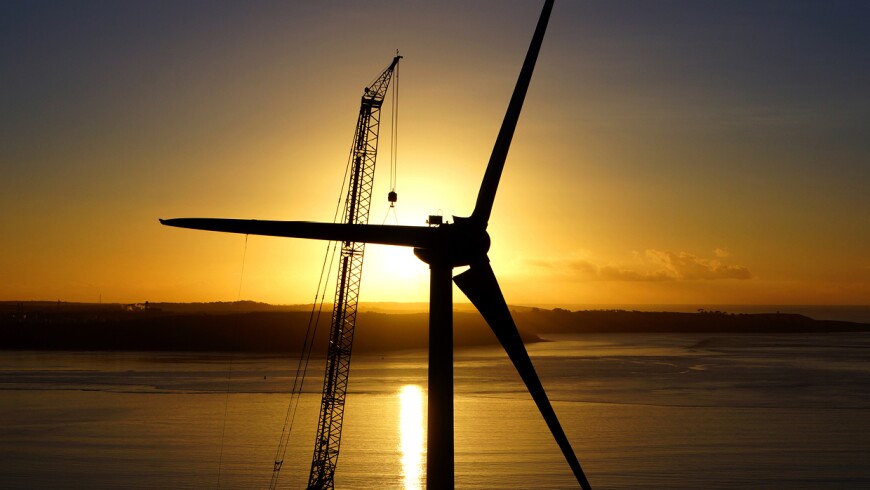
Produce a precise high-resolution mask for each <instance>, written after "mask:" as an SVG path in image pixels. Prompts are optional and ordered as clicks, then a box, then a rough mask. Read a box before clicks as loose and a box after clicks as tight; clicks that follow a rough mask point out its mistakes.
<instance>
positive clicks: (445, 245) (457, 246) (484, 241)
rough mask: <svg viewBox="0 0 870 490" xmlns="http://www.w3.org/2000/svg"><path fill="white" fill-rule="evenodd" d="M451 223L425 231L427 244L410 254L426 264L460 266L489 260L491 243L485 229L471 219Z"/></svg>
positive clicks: (458, 219)
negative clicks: (427, 234) (428, 237)
mask: <svg viewBox="0 0 870 490" xmlns="http://www.w3.org/2000/svg"><path fill="white" fill-rule="evenodd" d="M453 219H454V222H453V223H444V224H441V225H438V226H432V227H430V228H428V229H429V230H431V233H432V235H431V237H430V243H429V244H428V245H427V246H423V247H417V248H415V249H414V255H416V256H417V258H418V259H420V260H422V261H423V262H425V263H427V264H429V265H433V264H435V265H438V266H441V267H445V266H446V267H462V266H466V265H471V264H473V263H477V262H481V261H485V262H488V261H489V259H488V258H487V256H486V253H487V252H488V251H489V247H490V245H491V243H492V242H491V240H490V238H489V233H487V232H486V226H485V225H484V226H481V225H480V223H479V222H477V221H476V220H474V219H472V218H462V217H456V216H454V217H453Z"/></svg>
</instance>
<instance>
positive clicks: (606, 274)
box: [526, 248, 752, 281]
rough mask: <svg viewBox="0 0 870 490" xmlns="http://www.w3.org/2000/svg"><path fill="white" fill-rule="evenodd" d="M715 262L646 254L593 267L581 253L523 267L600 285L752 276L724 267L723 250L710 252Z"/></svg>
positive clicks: (680, 255)
mask: <svg viewBox="0 0 870 490" xmlns="http://www.w3.org/2000/svg"><path fill="white" fill-rule="evenodd" d="M713 254H714V255H715V256H716V257H718V258H704V257H699V256H697V255H694V254H691V253H688V252H669V251H662V250H654V249H650V250H646V251H644V252H643V253H642V254H641V253H634V254H633V257H632V261H631V262H632V263H631V264H630V265H612V264H597V263H595V262H594V261H593V260H590V259H589V258H587V257H586V256H587V255H588V253H583V254H582V255H583V256H582V257H577V256H573V257H568V258H534V259H527V260H526V263H527V264H529V265H532V266H535V267H538V268H544V269H548V270H552V271H556V272H562V273H563V274H565V275H569V276H572V277H577V278H582V279H592V280H602V281H677V280H688V281H692V280H702V279H703V280H715V279H741V280H745V279H750V278H752V273H751V272H750V271H749V269H748V268H747V267H744V266H741V265H728V264H724V263H723V262H722V261H721V260H720V259H723V258H726V257H728V256H730V254H729V253H728V252H727V251H725V250H723V249H718V248H717V249H716V250H714V252H713Z"/></svg>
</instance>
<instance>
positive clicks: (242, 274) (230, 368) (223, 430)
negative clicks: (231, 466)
mask: <svg viewBox="0 0 870 490" xmlns="http://www.w3.org/2000/svg"><path fill="white" fill-rule="evenodd" d="M248 236H249V235H248V234H247V233H245V247H244V249H243V250H242V267H241V271H239V293H238V296H237V297H236V301H241V300H242V284H243V282H244V278H245V259H246V258H247V256H248ZM233 358H234V354H230V360H229V363H228V364H229V365H228V366H227V383H226V384H227V387H226V395H224V420H223V424H222V427H221V444H220V450H219V451H218V474H217V484H216V485H215V488H220V487H221V473H222V471H223V461H224V439H225V436H226V433H227V413H228V412H229V408H230V380H231V379H232V374H233Z"/></svg>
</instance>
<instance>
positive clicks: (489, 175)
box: [471, 0, 553, 224]
mask: <svg viewBox="0 0 870 490" xmlns="http://www.w3.org/2000/svg"><path fill="white" fill-rule="evenodd" d="M552 10H553V0H547V2H545V3H544V9H543V10H542V11H541V17H540V19H538V26H537V27H536V28H535V34H534V35H533V36H532V42H531V44H530V45H529V51H528V53H526V59H525V61H524V62H523V67H522V69H521V70H520V76H519V78H518V79H517V85H516V87H514V93H513V95H512V96H511V101H510V103H509V104H508V108H507V112H506V113H505V116H504V121H502V123H501V129H500V130H499V132H498V137H497V138H496V140H495V145H494V146H493V148H492V154H491V155H490V157H489V164H487V166H486V173H485V174H484V175H483V182H482V183H481V184H480V191H479V193H478V194H477V203H476V204H475V205H474V212H472V214H471V217H472V218H473V219H474V220H476V221H477V222H479V223H483V224H486V223H487V222H489V215H490V213H491V212H492V204H493V201H495V193H496V191H497V190H498V182H499V180H500V179H501V172H502V170H503V169H504V162H505V160H506V159H507V155H508V150H510V147H511V139H513V137H514V130H515V129H516V127H517V121H518V120H519V118H520V112H521V111H522V109H523V101H525V99H526V92H527V91H528V89H529V82H530V81H531V80H532V72H533V71H534V70H535V62H536V61H537V60H538V52H539V51H540V50H541V44H542V43H543V41H544V33H545V32H546V30H547V22H548V21H549V20H550V12H551V11H552Z"/></svg>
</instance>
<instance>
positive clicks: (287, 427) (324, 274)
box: [269, 144, 353, 489]
mask: <svg viewBox="0 0 870 490" xmlns="http://www.w3.org/2000/svg"><path fill="white" fill-rule="evenodd" d="M351 148H353V145H352V144H351ZM352 165H353V152H351V154H349V155H348V158H347V165H346V167H345V171H344V177H343V178H342V184H341V190H340V191H339V194H338V200H337V202H336V204H335V211H334V213H333V218H332V222H333V223H337V222H338V219H339V211H340V210H342V196H345V183H348V185H349V182H348V175H350V171H351V167H352ZM349 205H350V203H349V202H348V200H347V198H345V199H344V207H343V210H344V212H345V213H346V212H347V207H348V206H349ZM339 243H340V242H333V241H331V242H327V244H326V252H325V254H324V257H323V264H322V265H321V268H320V278H319V279H318V281H317V290H316V292H315V294H314V303H312V305H311V313H310V314H309V316H308V327H307V329H306V331H305V339H304V340H303V343H302V351H301V352H300V353H299V361H298V364H297V367H296V375H295V377H294V379H293V388H292V390H291V392H290V400H289V402H288V404H287V411H286V413H285V414H284V425H283V427H282V428H281V438H280V440H279V441H278V448H277V449H276V451H275V462H274V465H273V467H272V478H271V480H270V482H269V488H270V489H274V488H276V487H277V485H278V476H279V475H280V471H281V467H282V466H283V464H284V456H285V455H286V453H287V446H288V445H289V442H290V434H291V433H292V431H293V422H294V421H295V419H296V409H297V407H298V406H299V399H300V397H301V394H302V387H303V384H304V383H305V376H306V374H307V372H308V364H309V362H310V360H311V351H312V348H313V346H314V337H315V335H316V333H317V326H318V325H319V323H320V316H321V314H322V312H323V302H324V300H325V298H326V292H327V289H328V287H329V276H330V275H331V274H332V268H333V265H334V263H335V256H336V254H337V251H338V244H339ZM324 278H326V280H325V281H324ZM318 299H319V301H318Z"/></svg>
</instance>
